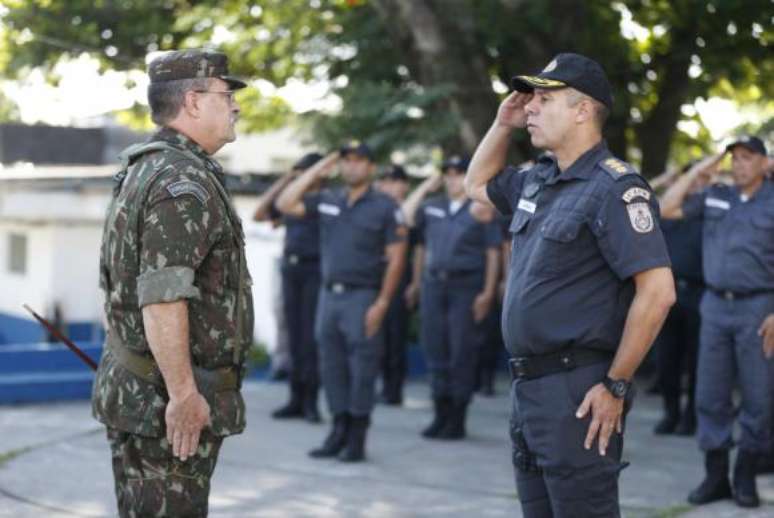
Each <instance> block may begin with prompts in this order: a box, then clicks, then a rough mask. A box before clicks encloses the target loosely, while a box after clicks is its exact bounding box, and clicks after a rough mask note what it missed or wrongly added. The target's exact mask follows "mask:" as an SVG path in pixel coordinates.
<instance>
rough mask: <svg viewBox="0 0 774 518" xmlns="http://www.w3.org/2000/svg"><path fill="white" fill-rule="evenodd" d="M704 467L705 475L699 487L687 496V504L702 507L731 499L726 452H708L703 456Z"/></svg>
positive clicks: (723, 450)
mask: <svg viewBox="0 0 774 518" xmlns="http://www.w3.org/2000/svg"><path fill="white" fill-rule="evenodd" d="M704 467H705V469H706V471H707V475H706V477H705V478H704V480H703V481H702V483H701V484H700V485H699V487H697V488H696V489H694V490H693V491H691V493H690V494H689V495H688V502H689V503H691V504H693V505H702V504H708V503H710V502H715V501H716V500H724V499H726V498H731V484H730V483H729V482H728V450H725V449H722V450H709V451H708V452H707V453H705V455H704Z"/></svg>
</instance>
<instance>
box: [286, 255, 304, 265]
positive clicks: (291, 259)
mask: <svg viewBox="0 0 774 518" xmlns="http://www.w3.org/2000/svg"><path fill="white" fill-rule="evenodd" d="M300 260H301V259H300V258H299V257H298V256H297V255H296V254H291V255H290V256H288V262H289V263H290V264H292V265H296V264H298V263H299V262H300Z"/></svg>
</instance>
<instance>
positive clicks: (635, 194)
mask: <svg viewBox="0 0 774 518" xmlns="http://www.w3.org/2000/svg"><path fill="white" fill-rule="evenodd" d="M621 197H622V198H623V201H625V202H626V203H631V201H632V200H633V199H634V198H643V199H645V200H649V199H650V192H648V190H647V189H643V188H642V187H632V188H631V189H627V190H626V192H625V193H623V196H621Z"/></svg>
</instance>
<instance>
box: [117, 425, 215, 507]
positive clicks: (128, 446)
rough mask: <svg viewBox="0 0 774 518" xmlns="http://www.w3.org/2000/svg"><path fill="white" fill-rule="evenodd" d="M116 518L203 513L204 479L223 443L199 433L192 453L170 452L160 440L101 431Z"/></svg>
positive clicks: (206, 496)
mask: <svg viewBox="0 0 774 518" xmlns="http://www.w3.org/2000/svg"><path fill="white" fill-rule="evenodd" d="M107 437H108V442H109V443H110V450H111V454H112V458H113V476H114V478H115V485H116V487H115V489H116V500H117V501H118V513H119V515H120V516H121V518H149V517H153V518H160V517H167V516H169V517H172V516H174V517H179V516H185V517H200V516H207V502H208V499H209V495H210V478H211V477H212V473H213V471H215V464H216V463H217V461H218V453H219V452H220V446H221V444H222V442H223V438H222V437H216V436H213V435H212V434H210V433H209V432H208V431H206V430H205V431H203V432H202V435H201V438H200V440H199V448H198V450H197V452H196V455H194V456H193V457H189V458H188V460H186V461H185V462H183V461H180V460H179V459H177V458H175V457H173V456H172V448H171V445H170V444H169V443H168V442H167V440H166V438H161V437H160V438H153V437H143V436H140V435H134V434H130V433H127V432H122V431H119V430H116V429H113V428H108V429H107Z"/></svg>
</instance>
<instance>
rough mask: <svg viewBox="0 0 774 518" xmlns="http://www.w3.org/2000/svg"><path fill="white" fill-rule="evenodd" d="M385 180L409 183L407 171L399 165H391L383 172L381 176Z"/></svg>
mask: <svg viewBox="0 0 774 518" xmlns="http://www.w3.org/2000/svg"><path fill="white" fill-rule="evenodd" d="M380 176H381V178H382V179H383V180H394V181H396V182H408V181H409V176H408V174H407V173H406V170H405V169H403V168H402V167H401V166H399V165H397V164H392V165H390V166H389V167H388V168H387V169H385V170H384V171H382V174H381V175H380Z"/></svg>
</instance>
